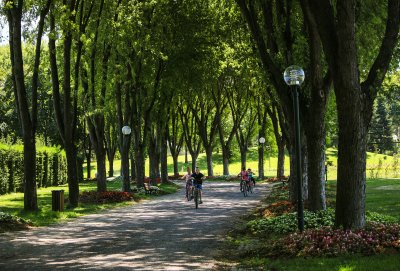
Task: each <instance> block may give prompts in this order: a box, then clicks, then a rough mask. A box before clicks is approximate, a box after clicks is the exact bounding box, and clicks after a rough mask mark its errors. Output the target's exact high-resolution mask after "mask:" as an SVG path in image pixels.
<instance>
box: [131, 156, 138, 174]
mask: <svg viewBox="0 0 400 271" xmlns="http://www.w3.org/2000/svg"><path fill="white" fill-rule="evenodd" d="M130 158H131V178H132V180H136V179H137V177H136V163H135V156H134V154H133V153H130Z"/></svg>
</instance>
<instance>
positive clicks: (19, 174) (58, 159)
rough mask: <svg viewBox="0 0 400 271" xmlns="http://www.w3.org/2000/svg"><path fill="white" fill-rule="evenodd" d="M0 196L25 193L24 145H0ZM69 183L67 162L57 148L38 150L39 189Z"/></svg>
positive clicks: (37, 174) (37, 172)
mask: <svg viewBox="0 0 400 271" xmlns="http://www.w3.org/2000/svg"><path fill="white" fill-rule="evenodd" d="M0 172H1V174H0V195H3V194H6V193H11V192H23V191H24V185H23V178H24V154H23V146H22V145H5V144H1V143H0ZM66 181H67V160H66V157H65V153H64V151H61V150H60V149H59V148H56V147H38V148H37V150H36V182H37V185H38V187H48V186H56V185H59V184H64V183H66Z"/></svg>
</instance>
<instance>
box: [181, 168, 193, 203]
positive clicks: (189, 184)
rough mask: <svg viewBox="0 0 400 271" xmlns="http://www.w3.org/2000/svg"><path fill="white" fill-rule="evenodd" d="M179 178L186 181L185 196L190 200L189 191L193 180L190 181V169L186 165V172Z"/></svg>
mask: <svg viewBox="0 0 400 271" xmlns="http://www.w3.org/2000/svg"><path fill="white" fill-rule="evenodd" d="M181 180H185V181H186V195H185V196H186V198H187V200H190V193H189V192H191V191H192V186H193V181H192V169H191V168H190V167H187V173H186V174H185V175H184V176H183V177H182V178H181Z"/></svg>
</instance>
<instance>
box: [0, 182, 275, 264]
mask: <svg viewBox="0 0 400 271" xmlns="http://www.w3.org/2000/svg"><path fill="white" fill-rule="evenodd" d="M238 185H239V184H238V183H222V182H206V184H205V189H204V203H203V204H202V205H200V208H199V209H198V210H196V209H194V203H193V202H192V201H190V202H187V201H185V199H184V196H183V195H184V191H183V188H182V189H181V190H180V191H179V192H178V193H176V194H173V195H166V196H160V197H159V198H157V199H155V200H152V201H146V202H143V203H139V204H136V205H134V206H129V207H122V208H118V209H113V210H110V211H107V212H103V213H101V214H94V215H88V216H84V217H81V218H78V219H75V220H74V221H71V222H68V223H63V224H59V225H55V226H51V227H45V228H38V229H35V230H32V231H28V232H18V233H12V234H11V233H10V234H6V235H0V270H210V269H212V267H213V265H214V263H215V261H214V260H213V256H214V255H215V253H216V249H217V247H218V245H219V244H220V242H221V241H222V240H223V237H224V233H225V232H226V230H228V229H229V228H230V227H231V226H232V225H233V223H234V221H235V219H237V218H238V217H239V216H240V215H241V214H244V213H245V212H247V210H248V208H249V207H252V206H255V205H256V204H257V203H258V202H259V200H260V199H261V198H262V197H264V196H265V195H266V193H267V191H268V187H267V186H266V185H257V186H256V189H255V193H254V194H251V195H249V197H247V198H244V197H243V195H242V194H241V193H239V191H238V190H239V188H238Z"/></svg>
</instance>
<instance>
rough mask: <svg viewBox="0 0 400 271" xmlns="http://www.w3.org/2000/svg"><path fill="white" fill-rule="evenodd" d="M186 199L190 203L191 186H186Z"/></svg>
mask: <svg viewBox="0 0 400 271" xmlns="http://www.w3.org/2000/svg"><path fill="white" fill-rule="evenodd" d="M186 199H187V200H188V201H189V186H188V185H186Z"/></svg>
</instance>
